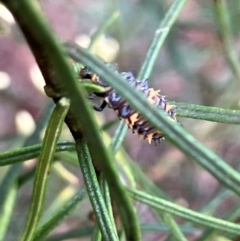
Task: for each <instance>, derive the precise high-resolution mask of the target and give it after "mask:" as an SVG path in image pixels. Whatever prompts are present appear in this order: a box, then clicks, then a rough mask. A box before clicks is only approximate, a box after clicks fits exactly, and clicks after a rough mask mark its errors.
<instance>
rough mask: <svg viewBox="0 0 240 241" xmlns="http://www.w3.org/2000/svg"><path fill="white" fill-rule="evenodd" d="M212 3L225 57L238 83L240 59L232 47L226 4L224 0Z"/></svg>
mask: <svg viewBox="0 0 240 241" xmlns="http://www.w3.org/2000/svg"><path fill="white" fill-rule="evenodd" d="M214 3H215V11H216V17H217V22H218V25H219V33H220V37H221V40H222V42H223V47H224V50H225V52H226V57H227V60H228V63H229V66H230V68H231V69H232V72H233V74H234V75H235V77H236V78H237V81H238V83H239V84H240V62H239V61H240V59H239V56H238V54H237V51H236V49H234V43H233V40H232V33H231V27H230V19H229V15H228V10H227V4H226V1H225V0H214Z"/></svg>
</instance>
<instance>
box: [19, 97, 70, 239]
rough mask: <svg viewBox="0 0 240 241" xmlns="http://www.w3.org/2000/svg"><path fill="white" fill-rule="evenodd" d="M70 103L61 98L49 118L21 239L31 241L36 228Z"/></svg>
mask: <svg viewBox="0 0 240 241" xmlns="http://www.w3.org/2000/svg"><path fill="white" fill-rule="evenodd" d="M69 106H70V103H69V100H68V99H66V98H62V99H61V100H60V101H59V102H58V104H57V105H56V108H55V109H54V111H53V113H52V116H51V118H50V120H49V123H48V126H47V129H46V133H45V136H44V140H43V145H42V149H41V153H40V157H39V162H38V165H37V170H36V177H35V181H34V187H33V195H32V202H31V206H30V211H29V214H28V218H27V221H26V225H25V228H24V230H23V233H22V236H21V238H20V240H21V241H31V240H32V239H33V236H34V232H35V230H36V228H37V225H38V222H39V219H40V216H41V213H42V208H43V205H44V201H45V194H46V186H47V180H48V177H49V172H50V168H51V164H52V160H53V156H54V153H55V148H56V144H57V141H58V138H59V136H60V133H61V130H62V126H63V123H64V119H65V116H66V114H67V112H68V109H69Z"/></svg>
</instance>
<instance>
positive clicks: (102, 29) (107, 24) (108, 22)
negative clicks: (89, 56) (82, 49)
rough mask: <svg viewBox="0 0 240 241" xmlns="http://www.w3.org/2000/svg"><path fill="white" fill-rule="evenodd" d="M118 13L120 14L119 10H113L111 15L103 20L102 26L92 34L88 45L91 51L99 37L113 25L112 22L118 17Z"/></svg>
mask: <svg viewBox="0 0 240 241" xmlns="http://www.w3.org/2000/svg"><path fill="white" fill-rule="evenodd" d="M119 15H120V13H119V11H114V12H113V13H112V14H111V16H109V18H108V19H107V20H106V21H104V23H103V24H102V26H101V27H100V28H99V29H98V30H97V31H96V32H95V33H94V34H93V36H92V39H91V43H90V45H89V47H88V49H89V51H92V49H93V47H94V45H95V43H96V42H97V40H98V39H99V37H101V36H102V35H103V34H104V33H105V32H106V31H107V29H108V28H109V27H110V26H112V25H113V23H114V22H115V21H116V20H117V19H118V17H119Z"/></svg>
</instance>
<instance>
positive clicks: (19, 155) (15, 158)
mask: <svg viewBox="0 0 240 241" xmlns="http://www.w3.org/2000/svg"><path fill="white" fill-rule="evenodd" d="M41 147H42V144H37V145H32V146H28V147H23V148H19V149H16V150H13V151H6V152H2V153H0V166H6V165H11V164H13V163H17V162H23V161H27V160H30V159H33V158H36V157H38V156H39V153H40V150H41ZM62 151H75V143H73V142H72V141H60V142H59V143H58V144H57V146H56V152H62Z"/></svg>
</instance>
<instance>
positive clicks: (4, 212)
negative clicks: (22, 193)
mask: <svg viewBox="0 0 240 241" xmlns="http://www.w3.org/2000/svg"><path fill="white" fill-rule="evenodd" d="M18 170H19V166H18V165H14V166H13V167H12V168H10V169H9V170H8V172H7V173H6V175H5V177H4V179H3V180H2V183H1V185H0V193H1V198H0V223H1V225H0V240H1V241H3V240H4V238H5V234H6V231H7V228H8V224H9V222H10V219H11V214H12V212H13V207H14V204H15V200H16V196H17V184H16V178H17V176H18Z"/></svg>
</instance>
